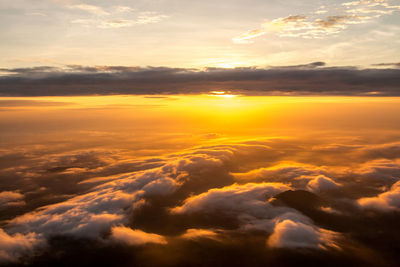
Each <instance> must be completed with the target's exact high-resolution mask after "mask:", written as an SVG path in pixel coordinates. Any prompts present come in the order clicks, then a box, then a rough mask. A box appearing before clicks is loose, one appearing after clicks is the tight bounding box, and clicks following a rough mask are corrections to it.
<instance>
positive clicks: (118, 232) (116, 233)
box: [111, 226, 167, 246]
mask: <svg viewBox="0 0 400 267" xmlns="http://www.w3.org/2000/svg"><path fill="white" fill-rule="evenodd" d="M111 239H112V240H113V241H115V242H120V243H124V244H127V245H131V246H137V245H144V244H148V243H154V244H167V240H166V239H165V237H163V236H161V235H157V234H151V233H146V232H143V231H141V230H134V229H131V228H129V227H124V226H115V227H113V228H111Z"/></svg>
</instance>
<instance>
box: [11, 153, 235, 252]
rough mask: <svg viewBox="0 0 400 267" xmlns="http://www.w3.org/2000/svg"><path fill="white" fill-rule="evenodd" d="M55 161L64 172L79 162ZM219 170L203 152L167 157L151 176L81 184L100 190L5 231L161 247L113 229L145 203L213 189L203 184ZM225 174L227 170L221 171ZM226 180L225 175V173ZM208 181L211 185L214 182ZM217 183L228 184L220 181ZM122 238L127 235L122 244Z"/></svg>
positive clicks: (134, 174)
mask: <svg viewBox="0 0 400 267" xmlns="http://www.w3.org/2000/svg"><path fill="white" fill-rule="evenodd" d="M211 154H212V153H211ZM217 154H218V153H217ZM73 155H75V154H73ZM62 157H66V156H65V155H63V156H62ZM74 157H75V156H74ZM67 158H68V157H67ZM95 158H96V157H95ZM54 160H55V162H64V161H66V163H68V164H67V166H69V164H71V163H72V164H74V163H76V162H82V161H80V160H78V161H76V162H75V159H69V160H68V159H60V158H57V159H56V158H55V159H54ZM64 163H65V162H64ZM93 164H94V166H93V167H94V168H96V169H97V168H99V167H101V168H103V167H104V165H107V164H105V163H104V162H102V163H100V164H99V163H93ZM222 164H223V162H222V161H221V160H220V159H219V158H218V157H216V156H215V155H214V156H213V155H207V154H206V153H205V151H202V152H201V153H189V154H181V155H175V156H171V157H170V158H169V159H168V160H166V161H165V162H164V163H163V164H162V165H161V166H158V167H154V168H151V169H149V170H143V171H140V170H139V171H136V172H131V173H125V174H120V175H114V176H113V177H111V178H109V179H105V178H107V177H104V178H103V179H100V180H98V181H97V180H96V181H90V182H85V181H83V183H84V184H92V183H94V184H96V183H98V185H97V186H95V187H93V188H92V189H90V190H89V192H87V193H83V194H80V195H77V196H74V197H72V198H69V199H67V200H65V201H62V202H59V203H56V204H51V205H47V206H43V207H41V208H39V209H37V210H34V211H32V212H28V213H25V214H23V215H20V216H17V217H15V218H13V219H12V220H10V221H8V222H7V225H6V229H7V231H8V232H10V233H13V234H21V235H29V234H31V233H32V234H34V235H37V236H41V237H42V238H43V239H44V240H46V239H51V238H53V237H57V236H72V237H75V238H90V239H95V240H99V241H102V240H105V239H107V233H109V232H110V231H111V232H112V233H111V236H112V238H113V239H114V240H116V239H118V240H120V241H123V242H125V243H129V244H140V243H141V242H142V243H148V242H152V243H162V242H164V241H162V239H160V238H157V235H153V234H147V233H144V232H142V231H141V230H139V229H137V230H129V229H128V228H125V227H122V226H117V225H123V224H127V223H130V220H131V217H132V215H133V216H135V211H136V210H137V209H138V208H140V207H142V206H143V205H147V202H146V201H147V199H151V198H157V197H164V196H168V195H172V194H174V193H175V192H176V191H177V189H179V188H181V187H182V186H183V185H185V186H186V185H189V187H188V188H189V189H184V190H183V191H182V190H181V191H180V194H183V195H184V196H186V194H189V193H190V192H195V191H196V190H198V188H202V187H204V185H206V186H211V187H212V186H215V185H216V184H215V182H212V181H210V180H207V179H203V178H204V176H206V175H209V174H210V172H213V171H216V170H219V169H221V166H222ZM223 172H226V170H224V169H222V173H223ZM217 173H218V172H217ZM226 175H228V174H227V172H226ZM188 176H191V177H188ZM228 177H229V176H228ZM104 179H105V180H104ZM210 179H212V180H215V179H214V178H213V177H211V178H210ZM89 180H93V179H89ZM221 181H222V182H223V183H226V182H230V180H229V181H224V179H221ZM221 181H219V180H217V181H216V183H217V184H219V183H221ZM190 184H193V185H194V186H192V187H194V188H191V187H190ZM196 188H197V189H196ZM185 190H186V191H185ZM187 190H190V191H187ZM192 190H194V191H192ZM3 195H4V196H6V195H7V197H8V199H10V197H14V198H15V197H17V195H16V194H9V193H7V194H3ZM18 197H19V195H18ZM124 233H126V234H127V237H126V238H125V239H124V238H123V234H124ZM18 240H19V239H18ZM135 240H136V241H135ZM146 240H147V241H146ZM157 240H158V241H157Z"/></svg>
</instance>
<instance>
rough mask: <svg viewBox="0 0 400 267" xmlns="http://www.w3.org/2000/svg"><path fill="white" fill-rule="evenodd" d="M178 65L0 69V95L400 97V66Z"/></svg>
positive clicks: (316, 64) (318, 63)
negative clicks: (227, 93)
mask: <svg viewBox="0 0 400 267" xmlns="http://www.w3.org/2000/svg"><path fill="white" fill-rule="evenodd" d="M324 65H325V63H324V62H314V63H310V64H303V65H297V66H282V67H270V68H265V69H262V68H255V67H254V68H253V67H249V68H236V69H218V68H208V69H205V70H198V69H181V68H165V67H159V68H156V67H148V68H141V67H123V66H97V67H85V66H75V65H74V66H68V67H66V68H56V67H35V68H19V69H0V71H2V72H4V73H7V74H6V75H3V76H1V77H0V95H1V96H69V95H117V94H133V95H152V94H200V93H208V92H210V91H215V89H216V88H217V89H218V90H223V91H230V92H232V93H237V94H245V95H346V96H399V95H400V88H399V84H400V69H396V68H394V69H382V68H372V69H357V68H355V67H325V66H324Z"/></svg>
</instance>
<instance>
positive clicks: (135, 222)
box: [0, 139, 400, 266]
mask: <svg viewBox="0 0 400 267" xmlns="http://www.w3.org/2000/svg"><path fill="white" fill-rule="evenodd" d="M316 144H317V145H316ZM397 151H398V147H397V145H396V143H388V144H382V145H376V144H374V145H371V144H369V145H368V144H364V145H346V144H331V143H330V142H329V141H321V140H311V141H310V140H309V139H307V141H304V140H283V139H282V140H281V139H279V140H277V139H273V140H258V141H254V140H253V141H247V142H246V141H243V142H241V143H228V144H220V145H208V146H203V147H196V148H193V149H186V150H184V151H181V152H180V153H175V154H171V155H165V156H162V157H159V158H157V159H153V160H151V159H144V160H140V159H137V160H135V161H132V160H128V159H127V158H125V157H124V156H121V155H119V156H116V155H114V156H113V155H108V154H107V153H105V152H104V151H101V150H96V151H94V150H93V151H92V150H91V151H87V150H82V151H80V152H79V151H73V152H67V153H56V154H54V155H47V156H46V157H42V158H40V157H38V156H35V155H36V154H35V153H33V154H32V155H31V156H32V158H39V159H38V160H37V161H31V162H30V164H32V165H34V167H32V169H31V170H29V168H28V167H26V171H27V172H28V171H30V172H32V173H36V174H37V175H38V176H36V177H38V179H39V180H41V179H44V178H43V177H47V176H46V175H50V176H48V177H53V178H54V177H56V178H58V179H50V178H49V180H57V181H62V184H61V186H63V187H66V185H69V184H67V183H66V181H70V180H73V179H72V177H75V176H72V175H79V177H80V178H79V179H76V180H73V181H74V182H73V183H77V181H81V182H80V183H77V186H84V187H83V188H84V190H81V191H79V190H78V191H75V192H74V195H73V196H70V197H68V198H67V199H65V198H64V199H62V200H59V201H55V202H56V203H55V202H53V203H55V204H51V205H44V206H41V207H40V208H38V209H36V210H34V211H31V212H27V213H25V214H23V215H14V216H16V217H15V218H13V217H8V218H6V219H7V220H8V219H10V220H8V221H3V222H2V223H3V225H4V229H5V231H6V232H4V233H2V234H3V235H4V238H3V239H4V240H8V241H7V244H14V245H12V246H11V245H10V246H8V245H7V246H6V245H4V246H3V247H4V248H1V249H0V251H1V253H2V254H1V255H2V256H1V257H2V259H3V261H8V262H10V261H16V260H18V259H19V258H21V257H22V258H23V257H24V256H25V255H30V254H31V253H32V251H33V250H34V248H35V247H37V246H39V245H40V244H44V243H46V241H48V243H49V244H54V243H52V242H55V241H54V240H58V241H57V242H61V243H62V244H64V243H67V245H66V248H65V247H63V246H61V247H62V248H61V250H62V251H64V250H65V251H68V250H70V249H71V248H70V247H69V246H70V245H69V244H71V243H68V242H72V243H73V244H75V243H74V242H78V243H79V242H81V241H82V240H84V241H83V242H85V243H87V239H90V242H88V243H91V244H100V245H99V246H101V247H104V246H110V247H112V249H115V247H116V246H118V247H119V246H124V245H131V246H139V245H144V244H150V243H154V244H161V245H163V246H143V247H141V248H140V249H138V248H129V253H142V252H143V251H145V253H147V252H149V251H148V250H152V251H153V250H157V253H158V252H160V250H162V251H164V250H165V251H177V250H179V249H181V248H182V251H193V250H192V248H193V247H196V249H198V250H196V251H200V252H201V253H200V254H202V253H203V251H205V250H206V251H211V252H212V253H217V254H218V255H219V253H220V252H221V253H222V252H226V251H229V249H232V248H234V250H233V251H235V252H234V253H236V251H243V248H244V249H245V250H246V249H247V250H249V251H250V249H248V247H246V246H247V245H248V244H249V247H250V246H253V247H252V248H257V249H259V251H260V253H262V254H266V255H269V254H268V253H270V252H271V251H270V250H269V249H270V248H289V249H295V250H296V249H297V248H304V249H313V250H314V249H315V250H320V251H313V252H312V253H331V252H332V251H331V250H330V248H338V247H340V248H344V247H345V245H346V244H344V243H342V241H343V240H344V241H343V242H345V241H346V242H347V241H348V239H349V238H350V237H351V238H354V239H357V238H358V237H359V236H361V237H362V238H363V237H364V232H374V231H375V230H376V225H378V224H379V223H380V221H379V218H378V217H373V218H372V219H371V217H368V216H370V214H371V213H370V212H369V211H368V209H371V208H373V209H379V210H398V207H399V205H398V203H397V202H398V201H397V200H398V198H397V196H398V195H399V194H398V192H399V191H398V188H399V185H398V184H397V183H396V184H395V185H393V187H392V189H390V190H388V191H387V192H385V193H381V192H383V190H387V189H382V188H385V187H386V186H391V185H392V184H393V182H394V181H398V179H397V180H396V175H397V174H398V173H399V170H400V164H399V161H398V159H397V158H396V153H397ZM4 153H5V155H8V154H9V151H4ZM113 153H116V154H118V153H119V152H118V151H112V153H111V154H113ZM25 154H26V153H25ZM338 154H340V155H341V157H342V158H346V159H353V158H356V159H358V160H354V161H353V160H346V161H344V160H341V161H338V160H337V155H338ZM321 155H323V156H324V160H321V161H318V160H320V159H321ZM23 160H24V161H26V158H23ZM324 164H325V165H324ZM132 168H136V169H132ZM18 170H19V171H21V169H18ZM61 174H62V175H65V176H53V175H61ZM69 175H71V176H69ZM60 177H61V178H63V179H60ZM235 182H236V183H235ZM73 183H71V185H72V184H73ZM46 186H48V188H51V186H50V183H49V184H48V185H46ZM307 187H308V189H309V190H311V191H313V192H314V193H310V192H305V191H304V190H298V189H305V188H307ZM339 187H340V189H341V190H339V192H336V193H335V194H324V191H325V190H330V189H331V188H339ZM288 190H294V191H288ZM21 192H23V193H24V196H25V198H24V199H25V201H27V203H28V204H29V201H30V199H29V197H30V196H31V195H32V194H31V193H30V192H29V191H28V190H23V189H21ZM17 193H18V192H17ZM379 193H381V194H379ZM46 194H54V193H53V191H52V190H44V192H43V195H42V196H46ZM371 195H374V196H375V195H377V196H376V197H372V198H371V197H369V198H362V197H364V196H371ZM16 197H17V196H16ZM360 198H361V199H360ZM357 199H358V202H357V203H358V205H359V206H361V207H363V209H359V208H358V207H354V206H355V205H354V202H355V201H354V200H357ZM374 214H375V213H374ZM376 214H378V213H376ZM376 214H375V215H373V216H378V215H379V216H383V215H385V216H389V215H390V214H392V213H390V214H389V215H388V214H383V215H382V214H378V215H376ZM396 214H397V213H396ZM367 215H368V216H367ZM370 220H372V222H370ZM393 221H395V222H397V220H393ZM360 225H362V227H359V226H360ZM326 229H330V230H331V231H328V230H326ZM384 231H386V232H387V233H391V232H390V231H393V232H394V231H397V224H391V220H388V221H387V225H385V229H384ZM340 232H346V233H350V234H349V238H347V237H344V236H342V235H341V234H340ZM362 238H359V239H360V240H361V241H359V240H356V241H359V242H360V243H362V244H364V243H365V241H363V239H362ZM71 239H72V240H73V241H71ZM12 240H14V241H15V242H14V243H12V242H11V241H12ZM26 240H30V241H29V242H26ZM60 240H61V241H60ZM76 240H80V241H76ZM381 240H383V239H381ZM167 241H168V243H166V242H167ZM192 241H194V242H192ZM215 241H217V242H215ZM57 242H56V243H57ZM63 242H64V243H63ZM388 242H389V241H388ZM0 243H1V242H0ZM265 243H267V244H268V245H267V246H265ZM18 244H19V246H18ZM26 244H28V245H26ZM57 244H59V243H57ZM243 244H245V245H243ZM236 246H242V247H240V249H238V247H236ZM366 246H369V244H366ZM77 247H78V248H79V249H80V247H79V246H77ZM177 247H178V248H179V249H177ZM48 249H53V251H57V249H58V248H57V246H56V245H55V248H48ZM295 250H294V251H295ZM321 250H325V251H321ZM344 250H345V249H343V251H344ZM394 250H395V249H393V251H394ZM138 251H141V252H138ZM251 251H253V250H251ZM254 251H255V250H254ZM292 252H293V251H292ZM292 252H290V253H292ZM149 253H150V252H149ZM184 253H186V252H184ZM234 253H233V254H234ZM332 253H337V251H336V252H332ZM340 253H341V252H340ZM396 253H397V252H396ZM54 254H57V253H54ZM89 254H90V253H89ZM4 255H5V256H4ZM96 255H97V254H96ZM135 255H136V254H135ZM140 255H141V256H142V254H140ZM151 255H152V254H151ZM185 256H187V255H185ZM257 260H258V259H257ZM153 263H154V262H153ZM154 265H157V264H153V265H152V266H154Z"/></svg>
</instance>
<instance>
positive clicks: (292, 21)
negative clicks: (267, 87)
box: [232, 0, 400, 43]
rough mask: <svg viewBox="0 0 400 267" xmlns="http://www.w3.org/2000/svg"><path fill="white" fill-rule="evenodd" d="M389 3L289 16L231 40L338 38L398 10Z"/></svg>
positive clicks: (345, 5) (366, 3)
mask: <svg viewBox="0 0 400 267" xmlns="http://www.w3.org/2000/svg"><path fill="white" fill-rule="evenodd" d="M389 2H390V1H387V0H382V1H376V0H371V1H353V2H345V3H342V4H341V5H339V6H337V5H336V6H334V7H332V8H331V10H329V9H328V8H327V7H326V6H323V7H322V8H321V7H320V8H319V9H317V10H315V11H314V12H311V13H310V14H308V15H290V16H287V17H281V18H276V19H273V20H270V21H267V22H265V23H263V24H262V26H261V29H257V30H251V31H248V32H247V33H244V34H242V35H239V36H237V37H234V38H233V39H232V40H233V42H235V43H252V40H251V39H253V38H257V37H259V36H261V35H264V34H267V33H275V34H277V35H278V36H280V37H302V38H322V37H325V36H329V35H334V34H338V33H340V32H341V31H343V30H345V29H347V28H348V27H349V25H353V24H362V23H367V22H369V21H371V20H374V19H377V18H379V17H381V16H382V15H390V14H393V12H395V11H398V10H400V6H399V5H391V4H390V3H389ZM331 13H333V14H332V15H331Z"/></svg>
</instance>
